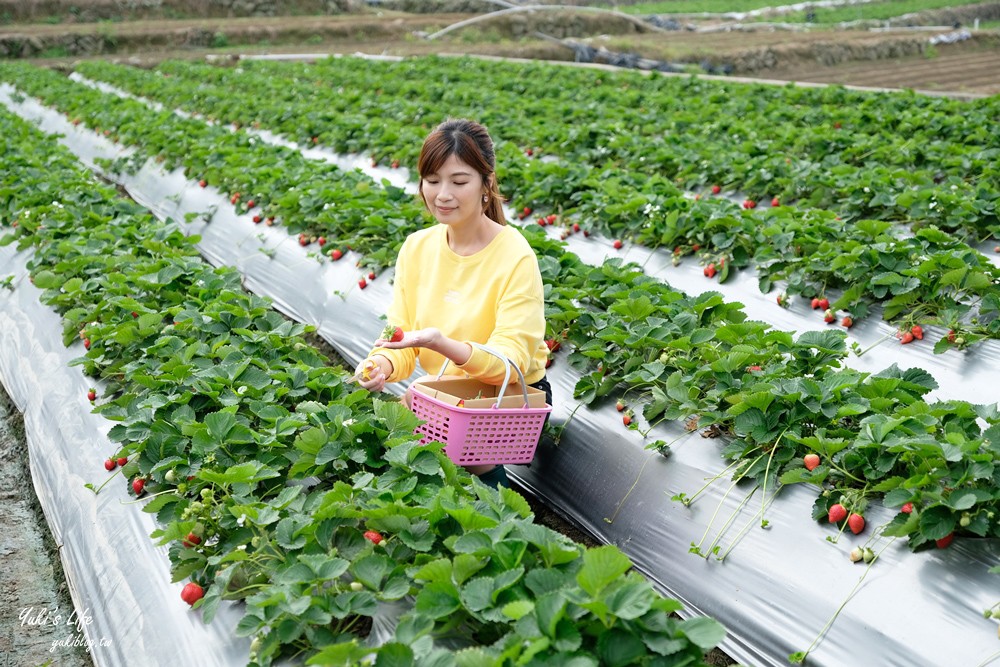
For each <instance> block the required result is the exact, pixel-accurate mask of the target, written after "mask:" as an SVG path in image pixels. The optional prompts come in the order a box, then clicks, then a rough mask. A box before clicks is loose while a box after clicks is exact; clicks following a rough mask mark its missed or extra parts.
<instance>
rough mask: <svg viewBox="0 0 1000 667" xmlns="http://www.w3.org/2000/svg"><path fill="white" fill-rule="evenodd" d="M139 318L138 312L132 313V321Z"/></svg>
mask: <svg viewBox="0 0 1000 667" xmlns="http://www.w3.org/2000/svg"><path fill="white" fill-rule="evenodd" d="M137 317H139V313H137V312H135V311H134V310H133V311H132V319H135V318H137Z"/></svg>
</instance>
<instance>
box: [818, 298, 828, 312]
mask: <svg viewBox="0 0 1000 667" xmlns="http://www.w3.org/2000/svg"><path fill="white" fill-rule="evenodd" d="M816 304H817V306H818V307H819V309H820V310H826V309H828V308H829V307H830V300H829V299H827V298H826V297H825V296H821V297H820V298H819V300H818V301H817V302H816Z"/></svg>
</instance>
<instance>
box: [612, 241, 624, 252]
mask: <svg viewBox="0 0 1000 667" xmlns="http://www.w3.org/2000/svg"><path fill="white" fill-rule="evenodd" d="M611 245H613V246H614V247H615V250H621V247H622V246H623V245H625V244H624V243H622V242H621V239H615V242H614V243H612V244H611Z"/></svg>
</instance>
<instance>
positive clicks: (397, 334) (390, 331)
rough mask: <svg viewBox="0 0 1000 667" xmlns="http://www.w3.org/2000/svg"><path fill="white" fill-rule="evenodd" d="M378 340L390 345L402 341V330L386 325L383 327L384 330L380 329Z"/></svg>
mask: <svg viewBox="0 0 1000 667" xmlns="http://www.w3.org/2000/svg"><path fill="white" fill-rule="evenodd" d="M379 338H380V339H381V340H387V341H389V342H390V343H398V342H399V341H401V340H403V330H402V329H401V328H400V327H397V326H394V325H392V324H387V325H385V328H384V329H382V334H381V335H380V336H379Z"/></svg>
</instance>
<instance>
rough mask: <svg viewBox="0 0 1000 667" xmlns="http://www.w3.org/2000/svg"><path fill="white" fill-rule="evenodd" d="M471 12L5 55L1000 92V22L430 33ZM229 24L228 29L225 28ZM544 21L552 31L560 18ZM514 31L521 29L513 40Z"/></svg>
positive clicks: (178, 33) (201, 26) (99, 40)
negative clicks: (715, 74) (411, 60)
mask: <svg viewBox="0 0 1000 667" xmlns="http://www.w3.org/2000/svg"><path fill="white" fill-rule="evenodd" d="M463 17H464V15H435V16H428V15H407V16H404V17H401V16H399V15H394V16H391V17H382V18H373V17H351V16H334V17H277V18H267V19H227V20H222V19H200V20H187V21H137V22H134V23H125V24H118V25H116V26H114V30H115V33H114V36H113V37H112V36H111V34H110V33H109V32H107V31H108V30H109V28H108V26H106V25H83V24H76V25H69V26H68V25H38V24H36V25H30V26H7V27H5V28H2V29H0V57H2V55H3V53H8V54H10V55H17V54H18V53H20V54H21V55H25V56H31V57H32V59H34V60H37V61H38V62H39V63H41V64H61V65H66V64H69V63H72V62H73V61H75V60H80V59H86V58H127V59H129V60H130V61H135V62H142V63H150V64H152V63H155V62H158V61H160V60H162V59H164V58H196V59H201V58H204V57H206V56H208V55H224V54H238V53H245V54H262V53H265V54H277V53H321V54H322V53H345V54H351V53H367V54H375V55H389V56H411V55H427V54H435V53H450V54H458V53H472V54H479V55H487V56H500V57H516V58H532V59H540V60H552V61H569V62H572V61H573V60H574V59H575V57H576V54H575V52H574V50H573V49H572V48H571V47H570V46H569V43H571V42H576V43H579V44H585V45H588V46H590V47H592V48H594V49H606V50H607V51H609V52H612V53H631V54H636V55H639V56H641V57H643V58H648V59H651V60H656V61H661V62H666V63H672V64H676V65H682V66H684V67H685V68H686V69H685V71H688V72H697V71H702V70H701V68H702V67H704V66H705V65H708V66H711V67H713V68H720V67H725V68H726V71H728V72H730V73H731V74H732V75H733V76H740V77H751V78H758V79H765V80H779V81H797V82H812V83H820V84H829V83H834V84H845V85H856V86H866V87H876V88H912V89H915V90H919V91H926V92H939V93H956V94H958V95H960V96H984V95H995V94H998V93H1000V30H990V31H987V30H983V31H978V32H974V33H971V38H969V39H966V40H964V41H960V42H957V43H953V44H938V45H934V46H932V45H931V44H930V43H929V39H930V37H931V36H933V35H935V34H943V33H942V31H944V32H949V31H950V30H945V29H943V28H942V29H940V30H938V31H927V30H909V29H901V30H894V31H891V32H872V31H868V30H852V31H844V30H812V31H808V32H803V31H789V30H777V29H772V28H767V27H758V28H755V29H753V30H729V31H719V32H697V33H696V32H689V31H675V32H670V33H662V32H661V33H645V34H639V33H635V32H634V31H632V30H631V29H630V27H629V26H624V25H618V26H617V27H616V28H615V30H614V31H612V33H611V34H608V33H601V34H596V33H594V31H593V30H589V31H588V30H587V29H586V26H583V25H576V26H574V27H573V28H572V30H571V29H570V28H566V29H565V30H564V32H569V33H572V34H575V33H581V34H580V36H572V34H570V35H565V34H564V35H563V38H564V39H566V40H567V41H566V42H563V43H560V42H559V41H558V40H545V39H541V38H538V37H533V36H524V35H523V33H525V32H526V31H529V29H528V27H525V26H524V25H520V24H518V25H512V26H509V27H508V28H507V29H504V30H503V31H493V30H492V29H487V28H485V27H483V28H468V29H466V30H465V31H460V32H457V33H454V34H452V35H448V36H446V37H442V38H439V39H435V40H432V41H429V40H426V39H424V38H423V37H421V36H420V35H421V34H427V33H431V32H433V31H435V30H437V29H440V28H441V27H443V26H446V25H449V24H450V23H451V22H453V21H454V20H457V19H460V18H463ZM223 30H224V31H225V37H224V38H223V37H220V35H221V34H222V31H223ZM546 30H548V31H551V27H550V28H546ZM102 31H103V32H102ZM515 32H516V33H518V34H522V36H521V37H517V38H514V37H511V36H510V35H511V34H514V33H515ZM529 32H530V31H529ZM545 34H549V33H548V32H546V33H545ZM223 42H225V45H222V44H223ZM109 51H110V52H109Z"/></svg>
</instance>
